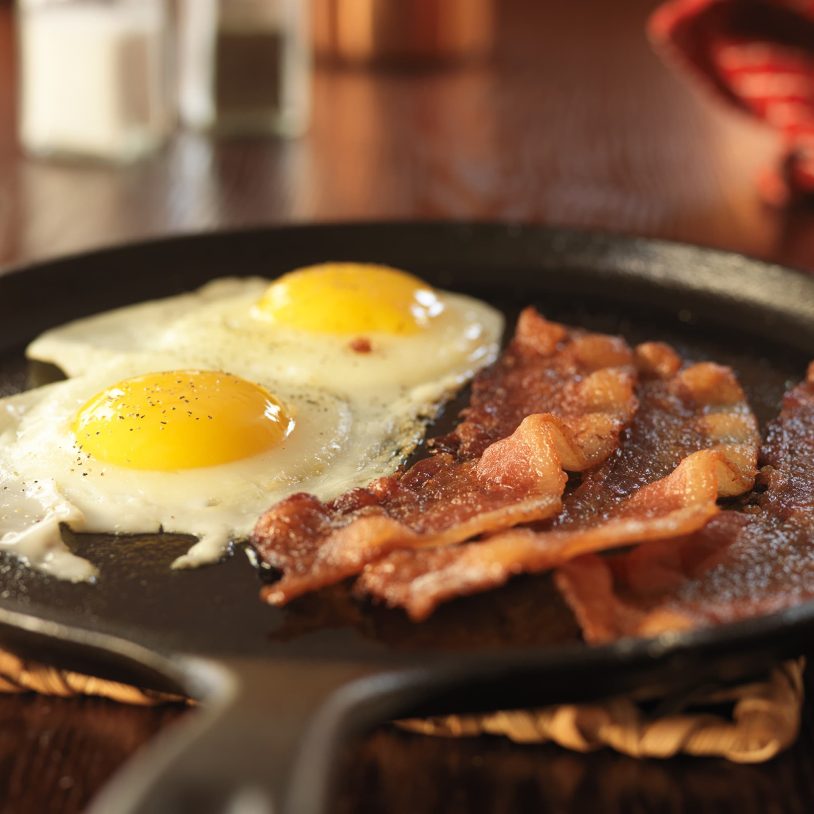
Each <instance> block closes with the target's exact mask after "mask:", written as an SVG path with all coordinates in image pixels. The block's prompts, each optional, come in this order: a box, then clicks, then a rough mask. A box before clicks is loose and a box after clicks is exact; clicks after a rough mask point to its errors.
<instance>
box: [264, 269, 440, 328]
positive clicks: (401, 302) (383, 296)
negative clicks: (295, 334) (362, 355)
mask: <svg viewBox="0 0 814 814" xmlns="http://www.w3.org/2000/svg"><path fill="white" fill-rule="evenodd" d="M443 310H444V305H443V303H442V302H441V300H440V299H439V297H438V295H437V294H436V293H435V291H434V290H433V289H432V288H430V287H429V286H428V285H426V284H425V283H424V282H422V281H421V280H419V279H418V278H417V277H414V276H413V275H412V274H407V273H406V272H404V271H399V270H398V269H394V268H389V267H388V266H377V265H372V264H365V263H324V264H322V265H318V266H308V267H307V268H301V269H297V270H296V271H292V272H289V273H288V274H285V275H283V276H282V277H280V279H279V280H276V281H275V282H274V283H272V284H271V285H270V286H269V287H268V288H267V289H266V292H265V294H264V295H263V297H262V298H261V299H260V301H259V302H258V303H257V306H256V308H255V313H256V314H257V315H258V316H260V317H263V318H265V319H269V320H271V321H273V322H275V323H278V324H280V325H285V326H288V327H291V328H300V329H302V330H305V331H314V332H319V333H333V334H365V333H387V334H414V333H417V332H419V331H420V330H422V329H423V328H425V327H426V326H427V325H428V324H429V323H430V321H431V320H432V319H433V317H436V316H438V315H439V314H440V313H441V312H442V311H443Z"/></svg>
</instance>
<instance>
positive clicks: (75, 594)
mask: <svg viewBox="0 0 814 814" xmlns="http://www.w3.org/2000/svg"><path fill="white" fill-rule="evenodd" d="M326 259H348V260H359V261H378V262H387V263H390V264H393V265H396V266H402V267H405V268H408V269H410V270H411V271H413V272H415V273H416V274H418V275H420V276H422V277H423V278H425V279H426V280H428V281H429V282H431V283H433V284H435V285H437V286H439V287H443V288H449V289H454V290H459V291H464V292H467V293H470V294H473V295H475V296H478V297H481V298H483V299H485V300H488V301H490V302H492V303H493V304H495V305H497V306H499V307H501V308H503V309H504V310H505V311H506V313H507V314H508V315H510V316H511V315H513V314H515V313H516V312H517V310H518V309H519V307H521V306H523V305H525V304H528V303H535V304H537V305H538V306H539V307H540V308H541V310H542V311H543V312H544V313H545V314H546V315H547V316H549V317H553V318H556V319H561V320H563V321H567V322H571V323H573V324H578V325H583V326H586V327H589V328H593V329H598V330H605V331H610V332H618V333H622V334H624V335H625V336H626V337H628V338H629V339H630V340H632V341H641V340H643V339H662V340H666V341H669V342H672V343H674V344H675V345H676V346H678V347H679V349H681V350H682V351H683V352H684V353H685V354H686V355H687V356H688V358H692V359H706V358H710V359H715V360H717V361H721V362H724V363H726V364H730V365H732V366H733V367H734V368H735V369H736V370H737V372H738V373H739V375H740V377H741V380H742V382H743V384H744V387H745V388H746V390H747V392H748V393H749V396H750V398H751V401H752V404H753V406H754V407H755V410H756V412H757V413H758V414H759V417H760V418H761V420H762V421H765V420H766V419H767V418H769V417H771V415H772V414H773V413H774V412H775V411H776V409H777V405H778V400H779V397H780V395H781V394H782V392H783V389H784V387H785V386H786V384H787V382H788V381H790V380H795V379H799V378H800V377H801V376H802V375H803V372H804V370H805V364H806V362H807V360H808V359H809V358H811V357H812V356H814V279H812V278H808V277H805V276H804V275H802V274H800V273H797V272H793V271H790V270H786V269H782V268H779V267H776V266H770V265H767V264H763V263H759V262H756V261H753V260H747V259H745V258H743V257H739V256H735V255H731V254H725V253H720V252H713V251H709V250H704V249H698V248H693V247H687V246H678V245H674V244H668V243H661V242H654V241H646V240H641V239H630V238H623V237H615V236H607V235H596V234H584V233H578V232H567V231H562V230H550V229H544V228H536V227H516V226H502V225H489V224H476V225H451V224H373V225H347V226H345V225H336V226H309V227H295V228H287V229H279V230H271V229H269V230H258V231H248V232H237V233H228V234H211V235H199V236H191V237H180V238H175V239H171V240H165V241H159V242H153V243H146V244H139V245H134V246H125V247H122V248H117V249H112V250H106V251H101V252H95V253H92V254H86V255H82V256H78V257H72V258H67V259H64V260H59V261H55V262H51V263H45V264H41V265H38V266H34V267H29V268H26V269H25V270H20V271H19V272H12V273H10V274H8V275H6V276H2V277H0V394H4V393H7V392H14V391H15V390H18V389H21V388H22V387H24V386H25V384H26V382H27V380H28V379H29V377H30V376H31V375H32V371H30V370H29V369H28V368H27V366H26V363H25V361H24V360H23V356H22V351H23V348H24V346H25V344H26V342H28V341H29V340H30V339H32V338H33V337H34V336H35V335H36V334H37V333H38V332H40V331H41V330H43V329H45V328H47V327H50V326H53V325H55V324H58V323H60V322H63V321H65V320H68V319H72V318H76V317H79V316H82V315H86V314H91V313H94V312H97V311H100V310H103V309H106V308H111V307H114V306H119V305H123V304H125V303H130V302H137V301H139V300H144V299H148V298H151V297H160V296H166V295H170V294H173V293H177V292H180V291H183V290H188V289H190V288H192V287H195V286H197V285H199V284H201V283H203V282H204V281H206V280H208V279H211V278H213V277H216V276H222V275H226V274H237V275H249V274H262V275H266V276H270V277H271V276H275V275H277V274H280V273H282V272H284V271H287V270H289V269H291V268H294V267H296V266H300V265H305V264H308V263H312V262H318V261H322V260H326ZM34 372H35V373H37V374H39V373H42V371H34ZM451 412H453V411H448V412H447V417H446V419H445V418H443V417H442V419H441V420H440V421H441V423H443V422H444V421H445V420H447V421H448V420H450V419H449V416H450V413H451ZM68 542H69V544H70V545H71V546H72V547H73V548H74V549H75V550H76V551H77V552H79V553H81V554H82V555H83V556H85V557H87V558H88V559H90V560H92V561H93V562H94V563H96V564H97V565H98V566H99V568H100V572H101V575H100V577H99V580H98V582H97V584H95V585H71V584H68V583H64V582H60V581H57V580H53V579H49V578H46V577H43V576H42V575H39V574H36V573H34V572H32V571H29V570H27V569H25V568H22V567H20V566H18V565H17V564H16V563H15V562H14V561H13V560H11V559H7V560H3V561H2V563H0V643H2V644H3V645H4V646H6V647H8V648H10V649H13V650H15V651H17V652H19V653H20V654H22V655H24V656H27V657H30V658H38V659H41V660H44V661H47V662H50V663H54V664H56V665H58V666H63V667H67V668H72V669H76V670H80V671H85V672H92V673H95V674H97V675H102V676H106V677H110V678H115V679H119V680H123V681H131V682H136V683H140V684H142V685H146V686H152V687H155V688H159V689H181V690H183V691H186V692H188V693H191V694H193V695H197V696H198V697H201V698H204V699H206V700H207V701H208V704H207V705H206V711H205V712H201V713H198V714H196V715H195V716H193V719H192V721H191V723H188V724H187V725H186V726H185V727H184V726H182V727H181V728H179V730H178V731H177V732H172V733H170V734H169V735H168V736H167V737H164V738H163V739H160V741H159V743H158V744H157V745H156V746H155V747H153V748H152V749H151V750H150V751H149V752H148V753H146V754H145V755H142V756H140V757H139V758H136V760H134V761H133V762H132V763H131V764H130V767H129V769H127V770H125V772H124V773H123V774H121V775H120V776H119V778H118V779H117V780H115V781H114V782H113V784H112V785H111V786H109V787H108V788H107V790H106V791H105V792H103V794H102V796H101V797H100V798H99V800H98V802H97V804H96V807H95V809H94V810H95V811H97V812H105V813H107V812H111V811H127V812H136V811H138V812H151V814H152V813H156V814H157V813H158V812H163V811H167V812H170V811H172V812H175V811H195V812H204V811H213V812H214V811H222V810H224V808H225V807H226V805H227V803H228V802H229V801H232V802H234V800H233V798H234V797H235V795H245V796H244V797H241V798H240V799H243V800H247V801H249V802H252V803H253V804H255V805H256V806H257V808H256V809H255V808H252V809H251V810H252V811H255V810H257V811H269V812H270V811H272V806H273V810H274V811H275V812H277V811H280V810H283V811H286V812H297V814H306V813H307V812H318V811H322V810H323V808H324V805H325V802H326V799H327V793H328V790H329V781H330V776H331V766H332V764H333V755H334V752H335V748H336V746H337V744H338V742H339V741H340V740H341V739H342V738H345V737H348V736H349V735H351V734H353V733H354V732H358V731H360V730H361V729H362V728H364V727H367V726H370V725H371V724H373V723H377V722H379V721H382V720H386V719H387V718H389V717H393V716H396V715H405V714H419V713H431V712H453V711H472V710H478V709H488V708H496V707H500V708H506V707H511V706H517V707H520V706H526V705H530V704H537V705H540V704H547V703H554V702H568V701H577V700H584V699H588V698H596V697H598V696H603V695H608V694H612V693H618V692H626V691H629V690H631V689H636V688H638V689H639V690H641V691H646V692H659V691H663V690H664V689H666V688H668V687H670V688H672V689H675V688H676V687H677V686H682V685H684V684H686V685H688V686H689V685H697V684H698V683H699V682H706V681H731V680H735V679H738V678H744V677H746V676H748V675H749V674H750V673H753V672H755V671H757V670H760V669H762V668H765V667H766V666H767V664H769V663H770V662H771V661H772V660H774V659H777V658H778V657H784V656H788V655H791V654H794V653H797V652H799V651H800V650H801V649H802V648H803V647H804V646H805V645H806V644H807V643H809V642H810V636H811V634H812V633H814V605H806V606H802V607H800V608H797V609H794V610H792V611H789V612H786V613H782V614H776V615H774V616H771V617H764V618H762V619H757V620H754V621H750V622H746V623H741V624H738V625H731V626H727V627H721V628H718V629H715V630H710V631H702V632H700V633H695V634H691V635H671V636H665V637H661V638H659V639H652V640H635V641H622V642H619V643H618V644H616V645H612V646H608V647H601V648H589V647H587V646H585V645H583V644H581V643H580V642H579V638H578V634H577V630H576V627H575V624H574V622H573V620H572V618H571V616H570V614H569V613H568V611H567V610H566V609H565V608H564V607H563V605H562V603H561V602H560V601H559V599H558V597H557V595H556V594H555V592H554V591H553V590H552V587H551V584H550V581H549V579H548V578H547V577H545V576H544V577H535V578H532V577H524V578H520V579H517V580H515V581H513V582H512V583H510V584H509V585H508V586H507V587H506V588H504V589H502V590H499V591H495V592H492V593H490V594H486V595H482V596H477V597H472V598H469V599H461V600H458V601H456V602H454V603H451V604H449V605H448V606H446V607H444V608H442V609H441V610H440V611H439V612H438V613H437V614H436V615H435V616H434V617H432V618H431V619H430V620H429V621H428V622H426V623H423V624H421V625H413V624H411V623H409V622H407V621H406V619H405V618H404V616H403V615H402V614H401V613H400V612H395V611H387V610H383V609H381V608H373V607H369V606H365V605H362V604H359V603H357V602H355V601H353V600H352V599H350V598H349V597H348V595H347V592H346V591H345V589H344V588H337V589H333V590H330V591H326V592H323V593H321V594H319V595H315V596H311V597H306V598H304V599H303V600H300V601H299V602H298V603H295V604H294V605H292V606H291V607H290V608H288V609H282V610H279V609H275V608H271V607H268V606H265V605H263V604H261V603H260V602H259V600H258V598H257V593H258V588H259V584H260V576H259V575H258V573H257V572H256V570H255V569H254V568H253V567H252V565H251V564H250V562H249V559H248V557H247V556H246V554H245V552H244V551H242V550H241V549H238V550H236V551H235V553H234V555H233V556H232V557H231V558H229V559H228V560H227V561H226V562H224V563H222V564H220V565H217V566H212V567H208V568H201V569H198V570H194V571H182V572H177V571H170V570H169V568H168V566H169V563H170V562H171V561H172V559H173V558H174V557H175V556H176V555H177V554H178V553H179V552H180V551H181V550H183V548H184V546H186V545H188V540H183V539H181V538H177V537H176V538H171V537H164V538H159V539H156V538H155V537H149V538H148V537H145V538H132V539H129V540H124V539H114V538H111V537H109V536H108V537H106V536H104V535H78V536H75V537H70V538H69V540H68ZM264 806H265V807H264Z"/></svg>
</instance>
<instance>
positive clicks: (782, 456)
mask: <svg viewBox="0 0 814 814" xmlns="http://www.w3.org/2000/svg"><path fill="white" fill-rule="evenodd" d="M761 462H762V463H763V464H764V467H765V468H764V469H763V471H762V473H761V477H762V479H763V480H764V481H765V482H766V485H767V489H766V491H765V493H763V494H755V495H754V496H753V501H752V502H753V503H756V505H751V506H748V507H747V508H746V509H744V510H742V511H735V510H732V511H725V512H722V513H721V514H720V515H718V516H717V517H716V518H714V519H713V520H712V521H711V522H710V523H709V524H708V525H707V526H706V527H705V528H704V529H703V530H702V531H700V532H697V533H695V534H692V535H690V536H688V537H685V538H682V539H680V540H670V541H659V542H654V543H650V544H648V545H646V546H641V547H640V548H638V549H635V550H634V551H632V552H629V553H625V554H621V555H617V556H613V557H607V558H600V557H598V556H596V555H592V556H587V557H581V558H579V559H576V560H574V561H573V562H570V563H568V564H566V565H565V566H563V567H562V568H561V569H560V571H559V573H558V575H557V584H558V586H559V587H560V589H561V591H562V593H563V594H564V596H565V598H566V600H567V601H568V603H569V604H570V605H571V607H572V608H573V609H574V611H575V613H576V615H577V618H578V620H579V622H580V624H581V626H582V628H583V632H584V635H585V638H586V639H587V640H588V641H591V642H606V641H611V640H613V639H616V638H618V637H620V636H629V635H655V634H658V633H661V632H664V631H668V630H685V629H692V628H696V627H703V626H707V625H711V624H719V623H722V622H732V621H737V620H740V619H745V618H749V617H751V616H757V615H761V614H765V613H770V612H772V611H778V610H782V609H784V608H788V607H791V606H793V605H796V604H799V603H800V602H803V601H806V600H810V599H813V598H814V366H812V367H810V368H809V371H808V378H807V381H806V382H803V383H802V384H800V385H798V386H797V387H795V388H793V389H792V390H791V391H790V392H789V393H787V395H786V397H785V399H784V401H783V407H782V410H781V412H780V415H779V416H778V417H777V419H775V421H774V422H772V424H771V425H770V426H769V428H768V432H767V437H766V441H765V443H764V445H763V449H762V451H761Z"/></svg>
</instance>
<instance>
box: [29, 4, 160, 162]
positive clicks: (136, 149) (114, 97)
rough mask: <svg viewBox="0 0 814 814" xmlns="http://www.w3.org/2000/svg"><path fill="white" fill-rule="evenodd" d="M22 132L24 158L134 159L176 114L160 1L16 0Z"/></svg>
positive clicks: (157, 140) (152, 147) (153, 145)
mask: <svg viewBox="0 0 814 814" xmlns="http://www.w3.org/2000/svg"><path fill="white" fill-rule="evenodd" d="M17 31H18V58H19V83H20V93H19V98H20V114H19V136H20V141H21V143H22V145H23V147H24V148H25V149H26V150H27V151H28V152H30V153H34V154H36V155H44V156H56V157H62V156H65V157H84V158H96V159H102V160H106V161H113V162H128V161H132V160H135V159H137V158H139V157H141V156H143V155H145V154H147V153H149V152H151V151H153V150H155V149H156V148H158V147H159V146H161V144H162V143H163V142H164V141H165V139H166V138H167V136H168V134H169V132H170V129H171V126H172V124H173V118H174V102H173V93H172V87H173V86H172V81H171V75H170V74H171V64H172V31H171V15H170V13H169V11H168V8H167V3H166V0H19V3H18V8H17Z"/></svg>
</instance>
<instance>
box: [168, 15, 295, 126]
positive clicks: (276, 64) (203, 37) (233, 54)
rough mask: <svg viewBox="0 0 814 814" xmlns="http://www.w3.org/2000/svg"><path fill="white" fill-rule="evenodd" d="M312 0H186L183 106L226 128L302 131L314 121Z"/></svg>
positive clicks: (187, 113) (197, 120) (197, 122)
mask: <svg viewBox="0 0 814 814" xmlns="http://www.w3.org/2000/svg"><path fill="white" fill-rule="evenodd" d="M308 6H309V4H308V3H307V2H305V0H180V6H179V9H180V13H179V38H180V48H179V53H180V61H179V80H180V85H179V108H180V113H181V118H182V120H183V122H184V123H185V124H187V125H188V126H190V127H195V128H198V129H206V130H212V131H214V132H216V133H219V134H225V135H241V134H248V135H251V134H263V133H274V134H278V135H286V136H295V135H298V134H300V133H301V132H302V131H303V130H304V129H305V128H306V126H307V123H308V117H309V112H310V96H311V54H310V51H311V49H310V38H309V33H308Z"/></svg>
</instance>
